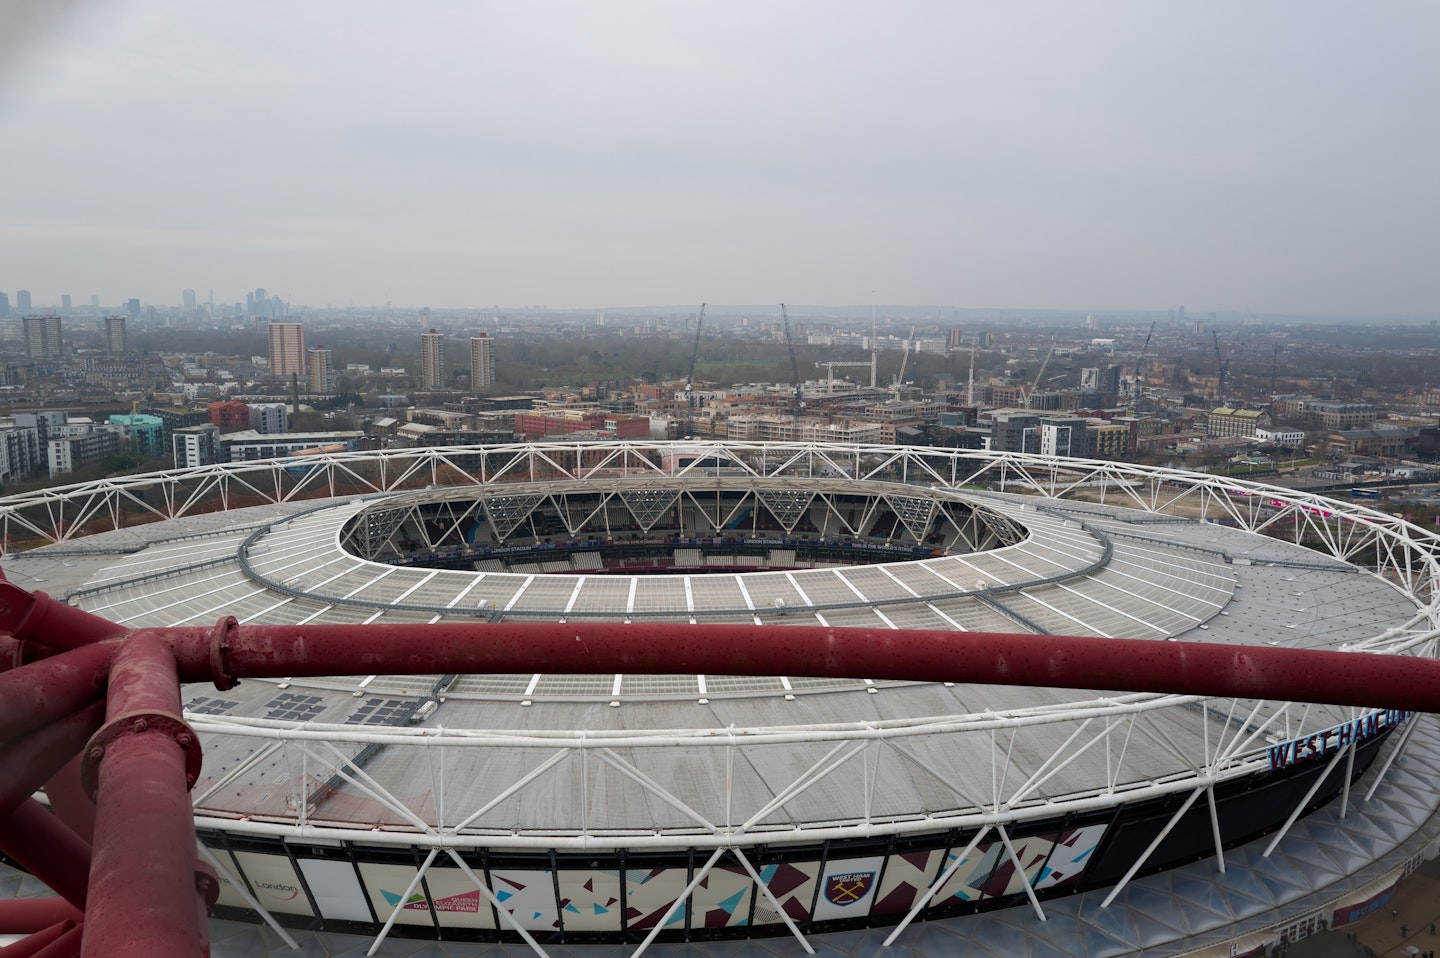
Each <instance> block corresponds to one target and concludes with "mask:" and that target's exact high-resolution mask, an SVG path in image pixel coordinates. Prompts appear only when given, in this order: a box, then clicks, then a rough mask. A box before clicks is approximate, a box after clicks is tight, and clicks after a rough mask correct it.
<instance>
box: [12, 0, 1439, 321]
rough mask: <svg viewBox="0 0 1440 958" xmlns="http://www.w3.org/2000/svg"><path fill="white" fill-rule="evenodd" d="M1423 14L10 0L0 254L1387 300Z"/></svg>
mask: <svg viewBox="0 0 1440 958" xmlns="http://www.w3.org/2000/svg"><path fill="white" fill-rule="evenodd" d="M1437 27H1440V8H1437V7H1434V6H1433V5H1430V4H1427V3H1422V2H1418V0H1414V2H1396V3H1391V4H1386V5H1383V6H1379V7H1370V8H1363V9H1359V8H1354V7H1351V6H1348V5H1342V4H1340V3H1336V2H1320V3H1300V2H1297V0H1289V2H1279V3H1276V4H1270V5H1264V6H1258V7H1257V6H1252V5H1249V4H1243V3H1238V2H1235V3H1219V4H1212V5H1205V6H1203V7H1171V6H1160V5H1153V4H1148V3H1141V2H1129V3H1120V2H1106V3H1097V4H1089V5H1080V6H1077V5H1070V4H1063V3H1038V2H1037V3H1022V4H1015V5H1005V6H1003V7H997V6H988V5H979V4H951V3H940V2H916V3H912V4H907V5H903V6H899V7H885V8H880V7H877V6H871V5H864V4H857V3H821V2H800V3H794V4H785V5H775V6H771V5H763V4H756V3H741V4H733V3H732V4H725V5H723V6H721V5H676V4H663V3H659V2H653V3H621V2H617V3H615V4H606V5H601V6H586V5H579V4H569V3H557V4H551V5H544V6H528V5H525V6H515V5H504V4H498V3H462V2H437V3H429V4H423V5H416V6H407V7H397V6H390V5H387V4H382V3H375V2H354V3H351V2H347V3H343V4H342V3H338V2H334V0H317V2H313V3H308V4H304V5H298V6H294V5H288V4H282V3H278V2H274V0H262V2H257V3H254V4H246V5H229V4H227V5H220V4H213V3H198V4H192V5H184V6H179V7H174V6H170V5H165V4H160V3H158V2H154V0H129V2H115V0H91V2H70V3H52V4H45V3H39V2H35V0H17V2H12V3H11V4H9V5H8V6H7V7H5V8H4V10H3V12H0V150H3V154H0V155H3V160H0V163H3V167H0V169H3V170H4V176H3V177H0V209H3V210H4V212H5V215H4V216H3V218H0V290H5V291H7V292H8V293H9V294H10V295H11V297H12V306H13V305H14V303H13V297H14V293H15V291H16V290H17V289H29V290H30V291H31V292H32V293H33V295H34V299H35V302H36V303H37V304H39V303H49V302H58V301H59V299H60V296H61V295H62V294H66V293H68V294H71V295H72V296H73V297H74V299H75V302H76V304H78V305H85V304H88V302H89V297H90V296H91V295H94V294H98V295H99V296H100V297H101V301H102V302H103V303H106V304H111V303H117V302H123V301H124V300H126V299H129V298H131V297H138V298H140V299H142V300H143V301H145V302H151V303H175V302H178V301H179V298H180V290H181V289H182V288H193V289H195V290H196V291H197V293H198V294H199V298H200V299H201V301H204V300H205V299H207V297H208V292H209V290H210V289H211V288H213V289H215V291H216V299H217V302H221V301H224V302H235V301H236V300H237V299H239V300H243V299H244V293H245V291H246V290H251V289H254V288H255V287H256V286H263V287H265V288H266V289H267V291H269V292H270V293H271V294H272V295H277V296H280V297H281V298H284V299H289V300H291V301H292V302H293V303H295V304H296V305H297V306H298V305H299V304H301V303H305V304H308V305H311V306H321V305H324V304H333V305H334V306H336V307H341V306H344V305H346V304H349V303H354V304H356V305H357V306H368V305H377V306H383V305H384V304H385V303H387V302H391V303H394V304H396V305H397V307H398V306H399V305H400V304H409V305H411V306H421V305H429V306H431V307H433V308H436V309H452V308H453V309H467V308H486V307H485V306H484V305H483V304H496V303H500V304H504V303H512V304H517V305H515V306H508V307H504V308H509V309H518V308H521V305H523V304H527V303H528V304H535V305H537V306H538V305H540V304H544V305H545V306H547V307H549V308H550V309H552V310H556V311H559V310H565V309H578V310H587V309H616V310H623V309H627V308H628V309H642V308H651V309H653V308H664V307H654V306H651V307H635V306H630V307H627V306H607V305H603V304H607V303H667V302H671V303H687V302H689V301H692V300H693V301H694V302H695V305H696V306H697V307H698V303H699V301H700V300H702V299H703V300H709V301H711V302H715V303H717V304H718V303H720V302H730V303H734V304H737V305H736V306H735V307H734V308H745V307H744V306H743V304H746V303H757V302H759V303H763V302H772V301H773V302H779V301H782V300H783V301H785V302H787V303H790V302H793V303H796V304H803V303H811V304H816V303H822V304H823V303H857V304H868V303H870V302H872V300H873V301H878V302H880V303H892V304H893V303H910V304H916V306H915V307H914V308H925V307H924V306H923V305H922V304H927V303H933V304H937V305H936V306H935V307H934V308H937V309H951V308H959V309H991V310H996V311H1015V310H1022V311H1023V310H1032V311H1048V310H1058V311H1067V312H1068V311H1078V312H1085V311H1094V312H1097V313H1100V312H1122V313H1123V312H1146V311H1155V310H1159V309H1164V308H1172V307H1175V306H1178V305H1180V304H1184V305H1186V307H1187V309H1188V310H1190V311H1192V312H1193V313H1194V314H1196V315H1205V314H1208V313H1209V312H1211V311H1216V312H1220V313H1229V312H1233V313H1249V312H1254V313H1263V314H1280V315H1288V316H1308V317H1375V318H1382V317H1395V318H1400V319H1407V320H1408V319H1420V318H1426V317H1431V316H1434V315H1436V312H1437V310H1436V306H1435V303H1436V301H1437V290H1436V284H1435V282H1434V280H1433V279H1431V274H1432V273H1433V272H1434V261H1435V253H1436V251H1437V242H1436V240H1435V239H1433V237H1432V234H1433V223H1435V222H1436V221H1437V220H1440V215H1437V214H1440V185H1437V177H1436V176H1435V174H1434V172H1433V158H1434V157H1435V156H1436V155H1437V149H1436V148H1437V146H1440V122H1437V120H1436V119H1435V111H1434V108H1433V104H1432V103H1431V100H1432V98H1433V91H1434V90H1435V89H1437V88H1440V62H1437V58H1435V57H1434V56H1433V55H1432V53H1431V51H1432V50H1433V49H1434V46H1435V43H1436V40H1437V39H1440V30H1437ZM940 304H954V305H953V306H947V305H940ZM1161 304H1163V305H1161ZM676 308H684V307H676Z"/></svg>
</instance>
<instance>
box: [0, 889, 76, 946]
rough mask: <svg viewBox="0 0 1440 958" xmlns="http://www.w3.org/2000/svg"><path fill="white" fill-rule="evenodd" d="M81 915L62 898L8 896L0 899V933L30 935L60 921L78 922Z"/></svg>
mask: <svg viewBox="0 0 1440 958" xmlns="http://www.w3.org/2000/svg"><path fill="white" fill-rule="evenodd" d="M81 917H82V916H81V914H80V910H79V909H78V908H76V907H75V906H74V905H72V904H70V903H69V902H68V901H66V900H65V899H63V898H10V899H6V900H4V901H0V935H30V934H34V933H35V932H37V931H43V930H44V929H46V928H49V927H50V926H51V925H58V924H60V923H61V922H66V921H68V922H71V923H76V924H78V923H79V921H80V919H81ZM0 954H3V952H0Z"/></svg>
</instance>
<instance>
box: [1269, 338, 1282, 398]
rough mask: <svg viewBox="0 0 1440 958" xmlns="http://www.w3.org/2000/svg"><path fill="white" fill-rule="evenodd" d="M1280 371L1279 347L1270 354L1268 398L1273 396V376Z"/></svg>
mask: <svg viewBox="0 0 1440 958" xmlns="http://www.w3.org/2000/svg"><path fill="white" fill-rule="evenodd" d="M1279 372H1280V347H1279V346H1276V347H1275V352H1274V353H1273V354H1272V355H1271V356H1270V398H1271V399H1274V398H1275V376H1276V374H1277V373H1279Z"/></svg>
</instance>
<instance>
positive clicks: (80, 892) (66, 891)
mask: <svg viewBox="0 0 1440 958" xmlns="http://www.w3.org/2000/svg"><path fill="white" fill-rule="evenodd" d="M192 847H193V846H192ZM0 851H4V852H5V854H7V855H9V856H10V857H11V858H13V859H14V860H15V862H16V864H18V865H19V866H20V867H21V868H23V869H25V870H26V871H27V872H29V873H30V874H32V875H34V876H35V877H36V878H38V879H40V881H42V882H44V883H45V884H46V886H47V887H49V888H50V890H51V891H53V892H55V894H57V895H59V896H60V897H61V898H64V899H65V900H66V901H68V902H69V903H70V904H72V905H74V906H75V907H76V908H82V909H83V908H84V907H85V884H86V881H87V879H88V876H89V873H90V846H89V845H88V844H87V843H86V842H85V841H84V840H83V839H81V838H80V837H79V836H77V835H76V834H75V833H74V832H72V831H71V830H70V829H68V828H66V827H65V823H64V822H62V821H60V820H59V819H58V818H56V817H55V816H54V815H52V814H50V812H49V810H48V809H46V808H45V807H44V806H43V805H41V804H40V803H39V802H37V801H35V800H34V799H33V798H31V799H27V800H26V801H24V802H22V803H21V804H20V805H18V806H16V808H15V810H14V811H12V812H11V813H10V814H9V815H7V816H5V817H4V818H0Z"/></svg>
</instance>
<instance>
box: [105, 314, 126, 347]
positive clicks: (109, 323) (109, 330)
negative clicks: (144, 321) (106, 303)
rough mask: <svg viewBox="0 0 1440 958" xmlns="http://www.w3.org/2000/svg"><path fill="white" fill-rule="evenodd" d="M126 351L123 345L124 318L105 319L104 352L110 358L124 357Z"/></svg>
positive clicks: (107, 317)
mask: <svg viewBox="0 0 1440 958" xmlns="http://www.w3.org/2000/svg"><path fill="white" fill-rule="evenodd" d="M125 351H126V343H125V317H124V316H106V317H105V352H107V353H109V354H110V355H111V356H124V355H125Z"/></svg>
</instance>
